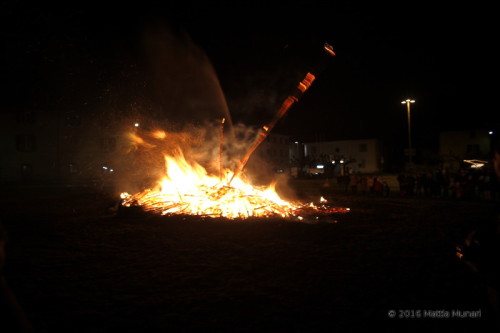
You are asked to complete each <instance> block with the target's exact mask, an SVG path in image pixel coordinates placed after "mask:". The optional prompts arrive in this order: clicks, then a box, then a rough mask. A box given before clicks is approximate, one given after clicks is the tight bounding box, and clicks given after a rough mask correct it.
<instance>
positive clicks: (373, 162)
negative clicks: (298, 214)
mask: <svg viewBox="0 0 500 333" xmlns="http://www.w3.org/2000/svg"><path fill="white" fill-rule="evenodd" d="M290 151H291V152H292V153H293V154H295V155H296V159H297V160H294V159H293V158H292V162H291V163H292V165H293V166H294V167H297V168H300V171H299V172H300V173H302V174H306V175H307V174H328V175H338V174H348V173H358V172H359V173H377V172H381V171H382V169H383V163H384V159H383V151H382V142H381V141H380V140H378V139H360V140H339V141H324V142H311V143H304V144H300V143H292V144H291V146H290ZM299 161H301V162H299Z"/></svg>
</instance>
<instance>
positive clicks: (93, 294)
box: [1, 184, 498, 332]
mask: <svg viewBox="0 0 500 333" xmlns="http://www.w3.org/2000/svg"><path fill="white" fill-rule="evenodd" d="M3 192H4V193H3V194H2V201H1V202H2V207H1V210H2V221H1V222H2V223H3V225H4V227H5V229H6V230H7V232H8V239H7V249H6V250H7V262H6V265H5V269H4V274H5V277H6V279H7V280H8V282H9V284H10V286H11V288H12V290H13V291H14V292H15V294H16V295H17V297H18V299H19V301H20V303H21V304H22V306H23V308H24V309H25V311H26V313H27V315H28V318H29V319H30V321H31V322H32V324H33V326H34V327H35V328H36V329H37V331H38V332H117V331H120V332H167V331H169V332H201V331H203V332H207V331H208V330H211V331H212V332H334V331H338V332H340V331H354V330H355V329H361V330H363V331H372V330H374V329H380V330H381V331H384V332H423V331H447V332H448V331H449V332H488V331H489V330H488V325H489V324H490V322H491V319H492V318H491V317H492V315H491V312H490V308H489V305H488V303H487V300H486V297H485V291H484V289H483V285H482V283H481V281H480V280H479V279H478V277H477V276H476V275H474V274H473V273H472V272H471V271H470V270H469V269H468V268H467V267H466V266H465V265H464V264H463V263H462V262H460V261H459V260H458V258H457V257H456V256H455V245H456V244H458V243H460V242H462V240H463V239H464V237H465V236H466V234H467V233H468V232H469V231H470V230H472V229H474V228H476V227H477V226H478V225H480V224H481V223H484V222H485V221H487V220H488V219H490V218H491V217H492V216H493V214H494V213H495V211H496V206H497V205H498V203H493V202H472V201H456V200H451V199H439V198H400V197H398V196H397V195H396V194H393V195H391V196H389V197H387V198H382V197H375V196H371V195H367V196H362V195H346V194H342V193H340V192H335V191H333V190H331V191H328V190H326V191H325V189H322V188H318V187H317V186H316V185H314V184H312V185H311V184H309V185H308V186H305V187H304V188H302V189H301V190H300V191H298V192H299V193H300V194H301V196H302V197H304V198H305V197H311V198H312V197H314V196H316V195H318V194H319V193H321V194H324V195H325V196H327V199H329V200H330V201H332V200H333V202H334V204H335V205H336V206H339V207H350V208H351V212H350V213H348V214H339V215H338V216H335V217H333V218H332V221H330V222H321V223H299V222H290V221H285V220H279V219H275V220H249V221H246V222H223V221H216V220H202V219H198V218H193V219H182V218H178V217H176V218H172V217H171V218H165V217H152V216H145V215H141V214H136V215H134V214H128V213H125V214H120V215H117V214H115V212H113V211H112V210H109V209H108V208H109V207H110V205H111V204H112V203H113V200H115V199H114V198H112V197H110V196H109V195H108V194H104V193H99V192H95V191H92V190H88V189H86V190H80V189H65V190H63V191H62V190H51V191H46V190H41V189H39V190H37V191H34V190H29V191H27V190H24V191H17V192H15V193H9V192H8V191H3ZM6 192H7V193H6ZM392 311H394V312H392ZM466 311H470V312H466ZM478 313H479V315H480V318H471V315H472V314H478ZM392 314H394V315H395V318H391V316H392ZM464 314H465V316H466V317H467V316H468V317H467V318H463V317H464ZM460 315H461V316H460Z"/></svg>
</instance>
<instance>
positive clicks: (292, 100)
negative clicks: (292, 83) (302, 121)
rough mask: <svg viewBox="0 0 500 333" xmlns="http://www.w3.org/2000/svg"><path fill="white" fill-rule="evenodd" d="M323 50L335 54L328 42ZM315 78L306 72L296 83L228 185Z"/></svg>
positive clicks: (264, 127) (260, 133)
mask: <svg viewBox="0 0 500 333" xmlns="http://www.w3.org/2000/svg"><path fill="white" fill-rule="evenodd" d="M323 50H324V51H325V52H326V53H327V54H328V55H329V56H335V52H334V51H333V47H332V46H331V45H330V44H328V43H325V44H323ZM315 78H316V77H315V76H314V75H313V74H312V73H310V72H308V73H307V74H306V76H305V77H304V79H303V80H302V81H301V82H300V83H299V84H298V86H297V89H296V91H295V92H294V93H293V94H292V95H290V96H288V97H287V98H286V99H285V101H284V102H283V104H282V105H281V108H280V109H279V111H278V113H276V115H275V116H274V118H273V119H272V120H271V122H270V123H269V124H267V125H266V126H263V127H262V129H261V131H260V132H259V135H258V137H257V139H256V140H255V142H254V143H253V145H252V146H251V147H250V149H248V151H247V153H246V154H245V156H244V157H243V159H242V160H241V161H240V164H239V165H238V168H237V169H236V170H235V171H234V173H233V176H232V177H231V179H230V180H229V183H228V185H230V184H231V182H232V181H233V179H234V178H235V177H236V176H238V175H239V174H240V173H241V171H243V168H244V167H245V165H246V164H247V162H248V160H249V159H250V156H251V155H252V153H253V152H254V151H255V149H257V147H258V146H259V145H260V144H261V143H262V142H263V141H264V140H265V139H266V138H267V135H268V134H269V132H270V131H271V130H272V129H273V128H274V126H275V125H276V123H277V122H278V121H279V120H280V119H281V118H282V117H283V116H284V115H285V113H286V112H287V111H288V109H290V107H291V106H292V105H293V103H295V102H297V101H298V100H299V98H300V97H301V96H302V95H303V94H304V92H305V91H306V90H307V89H309V87H310V86H311V84H312V83H313V81H314V79H315Z"/></svg>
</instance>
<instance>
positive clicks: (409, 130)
mask: <svg viewBox="0 0 500 333" xmlns="http://www.w3.org/2000/svg"><path fill="white" fill-rule="evenodd" d="M411 103H415V100H414V99H406V100H404V101H402V102H401V104H406V110H407V112H408V157H409V159H408V161H409V163H410V164H411V163H412V162H411V155H412V151H411V120H410V104H411Z"/></svg>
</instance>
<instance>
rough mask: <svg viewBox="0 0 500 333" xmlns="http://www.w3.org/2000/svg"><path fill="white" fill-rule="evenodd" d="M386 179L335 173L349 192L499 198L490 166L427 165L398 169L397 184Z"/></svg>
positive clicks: (483, 198) (494, 176) (497, 180)
mask: <svg viewBox="0 0 500 333" xmlns="http://www.w3.org/2000/svg"><path fill="white" fill-rule="evenodd" d="M387 180H388V178H387V177H386V176H379V175H365V174H361V173H350V174H344V175H338V176H337V177H336V183H337V184H338V186H339V187H340V189H342V190H344V192H346V193H352V194H373V195H378V196H389V194H391V195H395V194H396V195H399V196H402V197H434V198H451V199H477V200H500V182H499V179H498V177H497V175H496V174H495V172H494V171H493V170H492V169H489V168H462V169H460V170H458V171H456V172H449V171H447V170H443V169H430V170H426V171H417V172H405V173H400V174H398V175H397V177H396V181H397V182H396V183H397V184H395V183H394V181H393V182H390V183H391V184H388V181H387ZM396 186H398V188H397V187H396ZM391 192H392V193H391Z"/></svg>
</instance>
